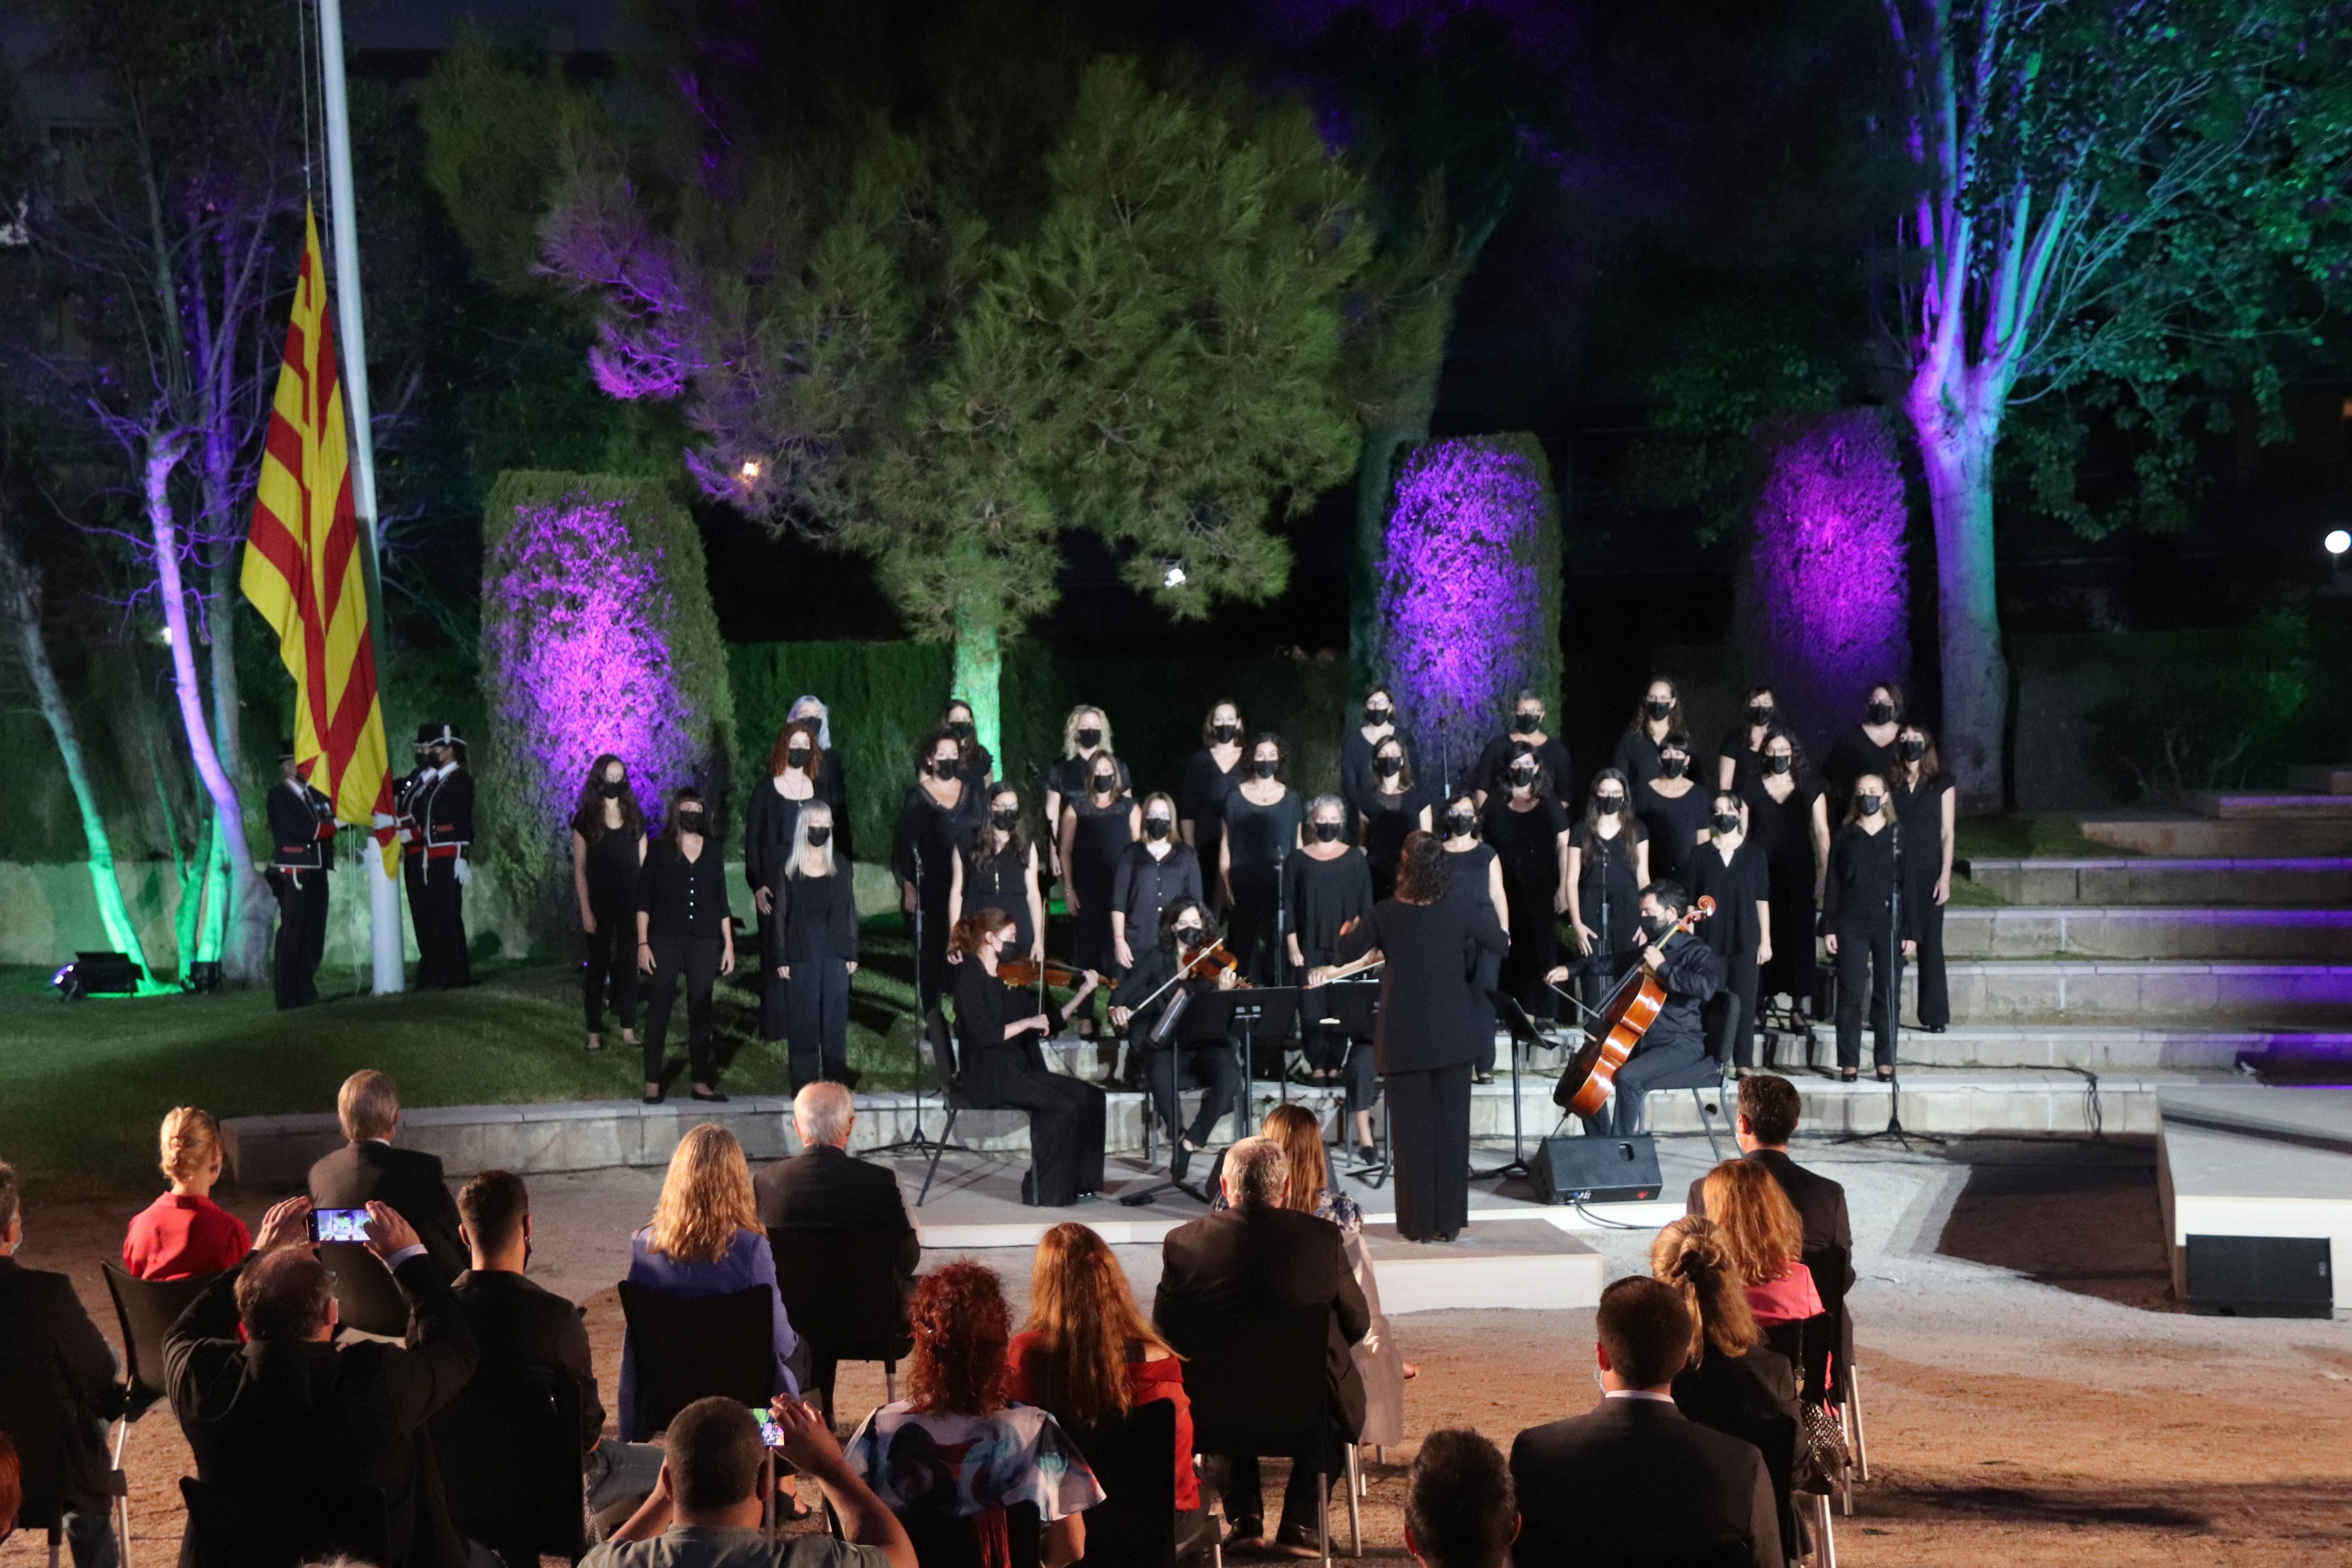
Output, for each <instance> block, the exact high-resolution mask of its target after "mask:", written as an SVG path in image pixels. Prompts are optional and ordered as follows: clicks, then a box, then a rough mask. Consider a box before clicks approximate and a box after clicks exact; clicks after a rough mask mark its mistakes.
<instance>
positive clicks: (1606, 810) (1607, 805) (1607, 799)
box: [1592, 795, 1625, 816]
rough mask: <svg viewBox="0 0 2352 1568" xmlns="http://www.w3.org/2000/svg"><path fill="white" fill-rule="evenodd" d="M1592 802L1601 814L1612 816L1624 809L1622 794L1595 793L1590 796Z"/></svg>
mask: <svg viewBox="0 0 2352 1568" xmlns="http://www.w3.org/2000/svg"><path fill="white" fill-rule="evenodd" d="M1592 804H1593V805H1594V807H1595V808H1596V809H1598V810H1599V811H1600V813H1601V816H1616V815H1617V814H1618V813H1619V812H1621V811H1622V810H1624V809H1625V797H1624V796H1623V795H1594V796H1593V797H1592Z"/></svg>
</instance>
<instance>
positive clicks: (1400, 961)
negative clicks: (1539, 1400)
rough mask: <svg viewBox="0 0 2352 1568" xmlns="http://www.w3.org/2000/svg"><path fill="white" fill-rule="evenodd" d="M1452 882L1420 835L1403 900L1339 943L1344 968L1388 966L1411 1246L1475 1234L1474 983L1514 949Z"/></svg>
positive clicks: (1379, 1055)
mask: <svg viewBox="0 0 2352 1568" xmlns="http://www.w3.org/2000/svg"><path fill="white" fill-rule="evenodd" d="M1452 879H1453V861H1452V857H1450V856H1448V855H1447V854H1446V853H1445V847H1444V844H1443V843H1442V842H1441V841H1440V840H1439V839H1438V837H1437V836H1436V835H1435V834H1433V833H1430V832H1426V831H1417V832H1415V833H1413V834H1412V836H1411V837H1408V838H1407V839H1406V840H1405V841H1404V849H1403V852H1402V855H1401V856H1400V857H1399V858H1398V862H1397V883H1396V896H1395V897H1393V898H1388V899H1382V900H1381V901H1380V902H1379V903H1377V904H1374V905H1373V906H1372V910H1371V913H1370V914H1368V915H1366V916H1364V917H1363V919H1362V920H1361V921H1357V922H1355V923H1354V924H1352V925H1351V926H1350V927H1349V928H1348V929H1346V930H1343V931H1341V932H1340V933H1339V957H1340V959H1341V961H1342V966H1344V965H1345V964H1347V963H1353V962H1354V961H1356V960H1357V959H1359V958H1361V957H1364V956H1366V955H1369V954H1370V953H1373V952H1378V953H1379V955H1380V957H1381V961H1382V964H1383V967H1382V968H1381V1016H1380V1023H1379V1025H1378V1026H1377V1029H1376V1031H1375V1034H1374V1038H1373V1043H1372V1048H1373V1050H1374V1052H1375V1053H1376V1056H1375V1060H1377V1061H1378V1063H1379V1064H1380V1069H1381V1076H1382V1077H1383V1078H1385V1079H1387V1090H1388V1104H1389V1142H1390V1147H1391V1152H1392V1153H1393V1155H1394V1157H1395V1160H1396V1205H1397V1233H1398V1234H1399V1235H1401V1236H1402V1237H1405V1238H1406V1239H1407V1240H1410V1241H1452V1240H1453V1239H1454V1237H1455V1236H1457V1235H1459V1234H1460V1232H1461V1229H1462V1227H1463V1226H1465V1225H1466V1224H1468V1223H1469V1220H1470V1073H1471V1069H1472V1067H1473V1066H1474V1064H1475V1062H1476V1061H1477V1058H1478V1027H1479V1018H1480V1012H1479V1008H1478V994H1477V986H1476V980H1475V977H1476V975H1477V973H1478V959H1479V955H1480V954H1482V953H1491V954H1492V955H1494V956H1495V957H1496V958H1498V959H1499V958H1500V957H1502V955H1503V952H1504V950H1505V949H1506V948H1507V946H1508V945H1509V939H1508V938H1507V937H1506V936H1505V935H1504V934H1503V927H1502V922H1501V921H1497V920H1496V918H1495V907H1494V904H1493V903H1492V902H1491V901H1490V900H1486V899H1449V898H1447V897H1446V896H1445V893H1446V889H1447V887H1448V885H1449V884H1450V882H1451V881H1452ZM1329 973H1330V971H1329V970H1328V969H1318V970H1317V971H1315V972H1314V973H1311V974H1310V975H1308V977H1307V984H1309V985H1319V984H1324V982H1325V980H1326V979H1327V978H1328V975H1329Z"/></svg>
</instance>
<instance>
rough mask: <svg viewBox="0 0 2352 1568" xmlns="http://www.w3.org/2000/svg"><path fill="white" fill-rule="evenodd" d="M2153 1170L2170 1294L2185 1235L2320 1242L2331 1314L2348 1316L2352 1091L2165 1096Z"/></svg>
mask: <svg viewBox="0 0 2352 1568" xmlns="http://www.w3.org/2000/svg"><path fill="white" fill-rule="evenodd" d="M2158 1105H2159V1109H2160V1114H2161V1118H2162V1125H2161V1128H2160V1131H2159V1132H2158V1164H2157V1172H2158V1184H2159V1190H2160V1191H2161V1193H2162V1195H2163V1201H2164V1223H2165V1228H2166V1233H2167V1235H2168V1237H2170V1241H2171V1247H2172V1288H2173V1292H2174V1294H2175V1295H2177V1296H2179V1297H2180V1298H2181V1299H2182V1300H2188V1298H2189V1277H2188V1268H2189V1265H2188V1243H2189V1237H2191V1236H2200V1237H2204V1236H2212V1237H2327V1238H2328V1240H2329V1242H2330V1245H2331V1248H2332V1252H2333V1270H2332V1273H2333V1279H2334V1281H2335V1291H2336V1310H2337V1311H2338V1312H2342V1311H2346V1310H2352V1279H2347V1267H2346V1266H2347V1264H2352V1089H2276V1088H2267V1087H2260V1086H2252V1085H2230V1086H2208V1087H2200V1088H2179V1089H2165V1090H2162V1091H2161V1092H2160V1093H2159V1094H2158Z"/></svg>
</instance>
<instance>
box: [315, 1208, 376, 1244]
mask: <svg viewBox="0 0 2352 1568" xmlns="http://www.w3.org/2000/svg"><path fill="white" fill-rule="evenodd" d="M367 1222H368V1212H367V1210H365V1209H312V1210H311V1211H310V1239H311V1240H312V1241H362V1242H363V1241H365V1240H366V1239H367Z"/></svg>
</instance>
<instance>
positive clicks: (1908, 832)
mask: <svg viewBox="0 0 2352 1568" xmlns="http://www.w3.org/2000/svg"><path fill="white" fill-rule="evenodd" d="M1888 784H1889V787H1890V789H1891V790H1892V792H1893V793H1892V794H1890V795H1888V796H1887V798H1888V799H1889V800H1890V801H1892V802H1893V803H1894V805H1895V824H1896V826H1900V827H1901V828H1902V829H1903V846H1902V856H1903V896H1904V897H1905V898H1906V899H1915V900H1916V899H1923V898H1924V899H1932V898H1934V897H1935V889H1936V879H1937V877H1939V876H1941V875H1942V874H1943V870H1944V796H1945V795H1948V794H1949V793H1950V791H1951V788H1952V775H1951V774H1949V773H1937V774H1936V775H1935V776H1934V777H1933V778H1930V779H1927V780H1924V781H1922V782H1921V784H1919V786H1918V787H1917V788H1916V789H1906V788H1904V787H1902V786H1901V785H1899V784H1894V782H1893V781H1892V780H1889V781H1888Z"/></svg>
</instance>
